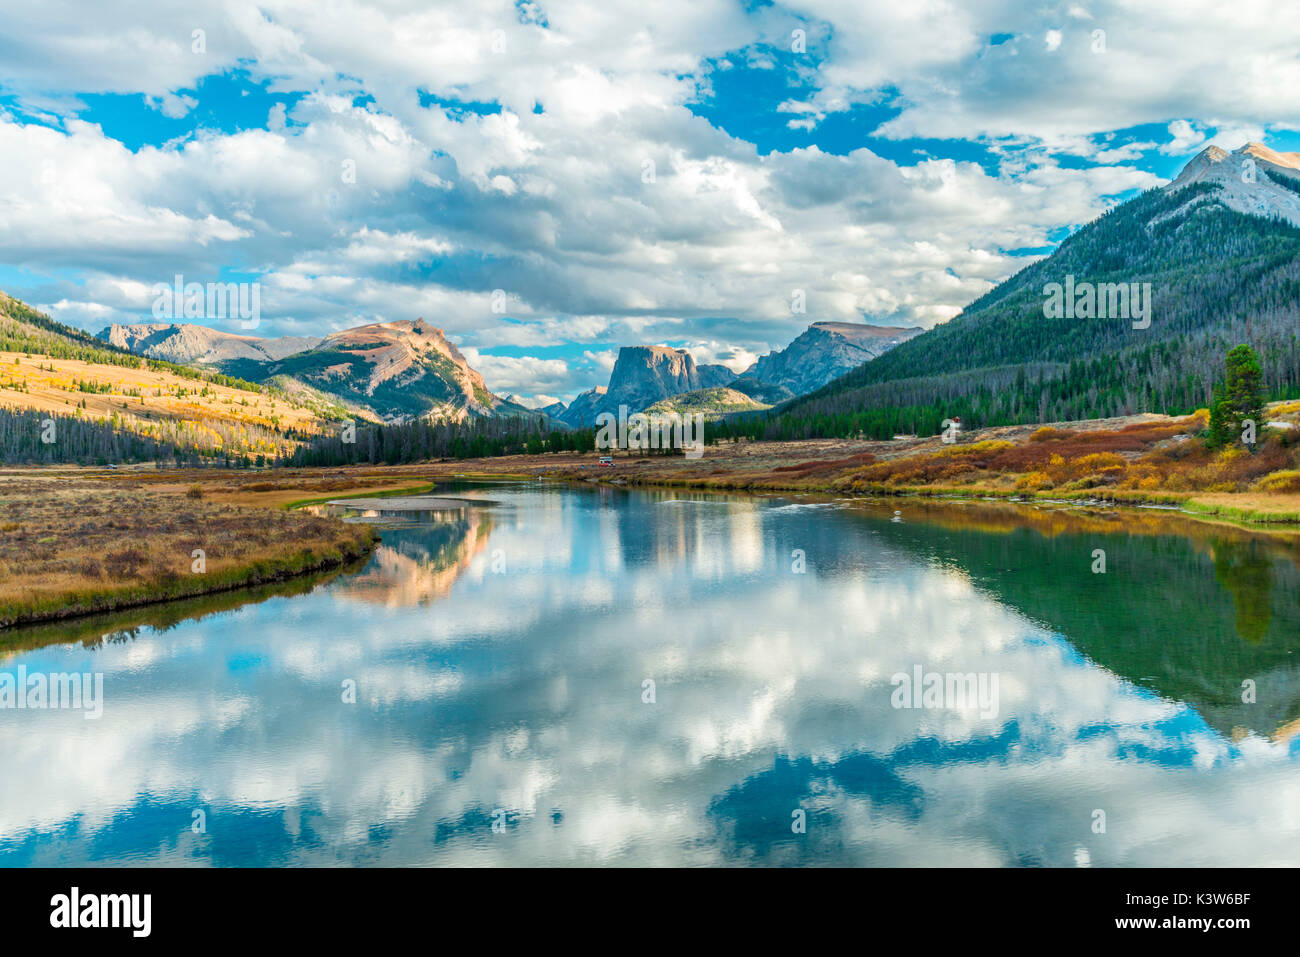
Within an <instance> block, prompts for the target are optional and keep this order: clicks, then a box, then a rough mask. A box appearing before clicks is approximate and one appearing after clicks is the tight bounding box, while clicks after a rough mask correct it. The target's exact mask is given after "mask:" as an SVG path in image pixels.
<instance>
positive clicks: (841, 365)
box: [742, 322, 925, 395]
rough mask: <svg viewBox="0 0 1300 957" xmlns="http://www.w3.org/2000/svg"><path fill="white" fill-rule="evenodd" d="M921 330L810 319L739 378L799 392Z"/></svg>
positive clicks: (916, 334)
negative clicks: (788, 341)
mask: <svg viewBox="0 0 1300 957" xmlns="http://www.w3.org/2000/svg"><path fill="white" fill-rule="evenodd" d="M924 331H925V330H923V329H921V328H920V327H919V326H872V325H867V324H866V323H860V322H814V323H813V324H812V325H811V326H809V327H808V328H807V329H805V330H804V331H803V332H802V333H801V334H800V335H799V336H798V338H796V339H795V340H794V341H793V342H791V343H790V344H789V345H788V346H786V347H785V348H784V349H781V350H779V351H777V352H772V353H769V354H768V355H765V356H763V357H762V358H761V359H759V360H758V361H757V362H755V363H754V364H753V365H752V366H750V367H749V368H748V369H746V370H745V371H744V373H742V378H745V379H753V380H756V381H758V382H761V383H765V384H767V385H775V386H781V387H782V388H785V389H788V390H789V391H790V393H791V394H792V395H803V394H804V393H806V392H812V391H813V390H814V389H819V388H821V387H822V386H824V385H825V384H826V383H828V382H830V381H831V380H832V379H838V378H839V377H840V376H842V375H844V373H846V372H848V371H850V370H852V369H855V368H857V367H858V366H860V365H862V363H864V362H866V361H867V360H868V359H874V358H875V357H876V356H879V355H883V354H884V353H886V352H888V351H889V350H890V349H892V348H894V346H896V345H898V344H899V343H901V342H906V341H907V340H908V339H911V338H912V337H914V336H919V335H920V334H921V333H922V332H924Z"/></svg>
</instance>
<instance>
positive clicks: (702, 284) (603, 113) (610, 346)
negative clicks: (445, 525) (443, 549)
mask: <svg viewBox="0 0 1300 957" xmlns="http://www.w3.org/2000/svg"><path fill="white" fill-rule="evenodd" d="M126 10H127V12H124V11H123V8H115V7H114V6H113V5H109V4H102V5H94V4H87V3H71V2H59V0H49V2H43V3H18V2H17V0H0V15H2V17H3V21H4V24H5V26H4V29H3V32H2V33H0V290H3V291H5V292H7V293H9V294H10V295H13V296H17V297H18V298H21V299H24V300H26V301H27V302H29V303H31V304H32V305H34V306H36V307H37V308H39V309H41V310H42V311H44V312H47V313H49V314H50V315H52V316H53V317H54V318H56V319H58V320H60V321H63V322H66V323H68V324H70V325H74V326H78V327H81V328H84V329H87V330H89V331H91V332H98V331H99V330H100V329H102V328H104V327H105V326H107V325H108V324H109V323H113V322H123V323H130V322H148V321H154V316H153V313H152V310H153V305H154V301H155V299H156V297H157V292H156V289H155V287H156V286H157V285H158V284H168V285H170V284H171V283H172V282H173V281H174V277H175V276H177V275H180V276H182V277H184V281H185V282H201V283H207V282H217V281H222V282H249V283H252V282H256V283H258V285H259V289H260V300H261V322H260V324H259V326H258V328H257V330H256V333H255V334H257V335H266V336H276V335H326V334H328V333H329V332H332V331H335V330H339V329H344V328H348V327H350V326H356V325H360V324H363V323H367V322H380V321H395V320H409V319H415V318H424V319H426V320H427V321H429V322H431V323H433V324H434V325H436V326H439V327H442V328H443V329H445V330H446V332H447V335H448V337H449V338H450V339H451V340H452V341H453V342H455V343H456V344H457V345H459V346H460V347H461V349H462V351H463V352H464V353H465V355H466V357H467V358H468V359H469V361H470V363H471V365H473V366H474V367H475V368H477V369H478V370H479V371H480V372H482V373H483V375H484V377H485V379H486V381H487V384H488V387H489V388H490V389H492V390H493V391H494V392H496V393H498V394H513V395H516V396H519V397H522V398H524V399H526V400H528V401H530V402H534V403H537V404H541V403H545V402H549V401H552V400H554V399H562V400H568V399H570V398H572V396H573V395H575V394H576V393H578V392H580V391H582V390H585V389H588V388H590V387H592V386H594V385H597V384H604V383H605V382H606V381H607V380H608V376H609V371H610V369H611V368H612V367H613V362H614V358H615V356H616V354H617V351H618V348H619V347H620V346H623V345H636V344H664V345H672V346H677V347H683V348H687V349H689V350H690V351H691V352H692V354H693V355H694V357H695V359H696V360H697V361H699V362H722V363H725V364H727V365H729V366H730V367H732V368H733V369H735V370H737V371H741V370H743V369H744V368H745V367H746V366H748V365H749V364H750V363H751V362H752V361H753V360H754V359H755V358H757V357H758V356H760V355H762V354H764V353H766V352H769V351H771V350H773V349H779V348H782V347H784V346H785V345H786V344H788V343H789V342H790V340H792V339H793V338H794V337H795V336H797V335H798V334H799V333H800V332H802V331H803V329H804V328H806V327H807V325H808V324H809V323H811V322H815V321H819V320H834V321H842V322H864V321H865V322H871V323H876V324H881V325H917V326H923V327H927V328H928V327H931V326H933V325H935V324H936V323H939V322H944V321H946V320H948V319H950V318H952V317H953V316H954V315H956V314H958V313H959V312H960V311H961V309H962V307H963V306H965V305H966V304H967V303H969V302H971V301H972V300H974V299H976V298H977V297H979V296H980V295H982V294H983V293H984V292H985V291H987V290H988V289H990V288H991V287H992V286H994V285H996V284H997V283H998V282H999V281H1001V280H1002V279H1005V278H1006V277H1007V276H1009V275H1012V274H1014V273H1015V272H1017V271H1018V270H1019V269H1021V268H1023V267H1024V266H1026V265H1028V264H1029V263H1030V262H1032V261H1033V260H1034V259H1036V258H1038V257H1041V256H1043V255H1046V254H1048V253H1050V252H1051V250H1052V248H1053V247H1054V246H1055V244H1057V243H1059V242H1060V241H1061V240H1062V239H1063V238H1064V237H1065V236H1068V235H1069V234H1070V232H1071V231H1072V230H1074V229H1077V228H1078V227H1079V226H1080V225H1083V224H1085V223H1087V222H1089V221H1091V220H1092V219H1094V218H1095V217H1096V216H1097V215H1099V214H1100V213H1102V212H1103V211H1105V210H1106V209H1107V208H1109V207H1110V206H1112V205H1114V204H1116V203H1118V202H1121V201H1123V200H1125V199H1127V198H1130V197H1132V196H1134V195H1136V194H1137V193H1138V192H1140V191H1141V190H1144V189H1149V188H1152V187H1156V186H1160V185H1162V184H1164V183H1166V182H1167V181H1168V180H1169V179H1171V178H1172V177H1173V176H1175V175H1176V174H1177V172H1178V170H1179V169H1180V168H1181V167H1182V165H1183V164H1184V163H1186V162H1187V160H1188V159H1190V158H1191V157H1192V156H1194V155H1196V153H1198V152H1199V151H1201V150H1202V149H1204V148H1205V147H1206V146H1208V145H1211V144H1216V145H1220V146H1223V147H1225V148H1228V149H1232V148H1236V147H1238V146H1241V145H1242V144H1244V143H1245V142H1247V141H1250V140H1256V141H1261V142H1265V143H1267V144H1268V145H1269V146H1272V147H1273V148H1274V149H1279V150H1283V151H1292V150H1300V45H1298V44H1296V43H1295V31H1294V30H1288V29H1286V24H1287V22H1288V20H1289V21H1291V22H1292V23H1295V19H1296V17H1297V14H1296V12H1295V8H1294V6H1293V5H1292V4H1290V3H1289V2H1287V0H1267V2H1260V0H1239V2H1234V3H1233V4H1223V3H1221V2H1218V0H1213V2H1203V0H1176V2H1174V0H1168V2H1167V0H1142V2H1138V0H1132V2H1100V3H1079V4H1075V3H1059V4H1054V3H1035V4H1026V3H1023V2H1019V3H1017V2H980V0H974V2H969V0H966V2H940V0H911V2H907V3H899V2H896V0H890V2H872V0H844V2H807V3H796V2H791V3H775V2H763V0H748V2H737V0H665V2H657V3H652V4H651V3H644V2H636V3H633V2H621V0H578V2H565V3H560V2H531V0H517V2H497V0H483V2H479V0H476V2H474V3H449V2H441V0H436V2H428V0H424V2H410V3H407V2H404V0H385V2H379V3H360V2H353V0H334V2H329V3H316V2H301V0H288V2H275V0H272V2H261V3H248V2H242V0H193V2H190V3H186V4H184V5H179V4H175V3H170V2H153V0H140V2H133V3H132V4H131V5H130V6H129V8H126ZM800 301H802V303H803V304H804V310H803V311H799V309H798V308H797V305H798V303H799V302H800ZM207 324H209V325H212V326H214V327H216V328H223V329H225V330H226V331H230V332H234V333H240V334H247V332H248V330H246V329H244V328H241V327H240V323H239V321H238V320H221V319H214V320H212V321H209V322H207Z"/></svg>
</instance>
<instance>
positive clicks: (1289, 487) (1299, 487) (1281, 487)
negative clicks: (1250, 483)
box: [1254, 469, 1300, 493]
mask: <svg viewBox="0 0 1300 957" xmlns="http://www.w3.org/2000/svg"><path fill="white" fill-rule="evenodd" d="M1254 488H1255V490H1256V491H1258V492H1279V493H1281V492H1300V470H1296V469H1283V470H1281V471H1279V472H1273V473H1272V474H1271V475H1265V476H1264V477H1263V478H1261V479H1259V480H1258V481H1257V482H1256V483H1255V485H1254Z"/></svg>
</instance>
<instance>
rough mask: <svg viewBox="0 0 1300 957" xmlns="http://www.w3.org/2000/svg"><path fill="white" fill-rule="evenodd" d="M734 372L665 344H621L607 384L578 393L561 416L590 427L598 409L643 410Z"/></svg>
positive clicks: (724, 380)
mask: <svg viewBox="0 0 1300 957" xmlns="http://www.w3.org/2000/svg"><path fill="white" fill-rule="evenodd" d="M735 378H736V374H735V373H734V372H732V371H731V370H730V369H728V368H727V367H726V366H722V365H696V364H695V359H694V358H693V357H692V356H691V354H690V353H689V352H687V351H686V350H685V349H673V348H671V347H668V346H623V347H622V348H621V349H619V350H618V358H617V359H615V360H614V370H613V371H612V372H611V373H610V376H609V385H608V386H606V387H603V388H602V387H597V388H595V389H592V390H590V391H588V392H584V393H582V394H581V395H580V396H578V397H577V398H576V399H574V400H573V402H572V403H570V405H569V408H568V409H567V410H566V411H565V413H564V415H563V416H562V417H561V418H562V419H563V421H564V422H566V423H567V424H568V425H570V426H573V427H575V428H577V427H581V426H584V425H585V426H587V427H590V426H592V425H593V424H594V423H595V419H596V416H597V415H599V414H600V413H602V412H611V413H613V414H614V415H617V414H618V410H619V407H620V406H627V408H628V411H629V412H644V411H645V410H646V409H648V408H649V407H650V406H652V405H654V404H655V403H656V402H658V401H660V400H661V399H666V398H668V397H669V396H674V395H680V394H681V393H683V392H693V391H695V390H697V389H711V388H714V387H717V386H724V385H726V384H727V383H729V382H731V381H732V380H733V379H735Z"/></svg>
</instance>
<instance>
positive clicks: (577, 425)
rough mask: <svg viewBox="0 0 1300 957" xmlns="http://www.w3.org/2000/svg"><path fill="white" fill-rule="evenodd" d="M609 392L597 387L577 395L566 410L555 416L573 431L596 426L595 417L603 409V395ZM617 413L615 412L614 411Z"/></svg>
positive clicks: (600, 386)
mask: <svg viewBox="0 0 1300 957" xmlns="http://www.w3.org/2000/svg"><path fill="white" fill-rule="evenodd" d="M608 391H609V390H608V389H607V388H606V387H605V386H603V385H598V386H596V388H594V389H588V390H587V391H586V392H583V393H581V394H580V395H578V396H577V397H576V398H575V399H574V400H573V401H572V402H570V403H569V405H568V408H566V409H565V410H564V411H563V412H561V413H560V414H559V415H557V416H556V418H558V419H560V420H561V421H562V422H564V424H565V425H567V426H569V427H571V428H574V429H590V428H594V427H595V425H596V416H598V415H599V414H600V413H601V410H602V409H604V407H605V393H606V392H608ZM616 411H617V410H616Z"/></svg>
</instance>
